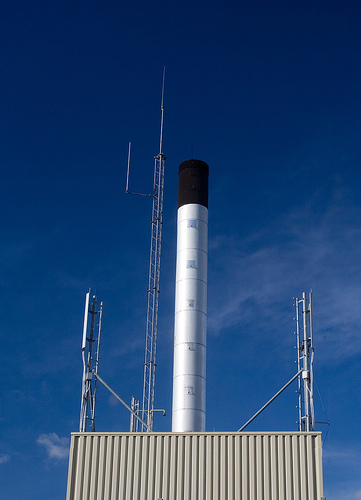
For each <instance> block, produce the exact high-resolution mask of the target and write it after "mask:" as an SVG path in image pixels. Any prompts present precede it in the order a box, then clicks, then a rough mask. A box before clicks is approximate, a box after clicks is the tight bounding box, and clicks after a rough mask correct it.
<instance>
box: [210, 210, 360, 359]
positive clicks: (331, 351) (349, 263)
mask: <svg viewBox="0 0 361 500" xmlns="http://www.w3.org/2000/svg"><path fill="white" fill-rule="evenodd" d="M314 203H315V202H314V201H313V202H310V203H309V204H308V205H307V206H303V207H302V208H301V209H298V210H294V211H292V212H290V213H288V214H286V215H283V216H282V217H281V218H279V219H277V220H275V221H274V223H273V224H272V225H271V226H268V227H265V228H262V229H261V230H259V231H258V232H257V233H253V234H251V235H248V236H247V237H244V238H243V239H242V238H240V239H239V240H238V241H237V240H235V239H231V240H229V239H228V240H227V239H226V238H222V237H217V240H215V241H211V242H210V256H211V259H212V262H210V276H209V279H210V287H209V293H210V297H209V306H210V307H209V323H208V324H209V331H210V333H211V334H213V335H218V334H219V333H220V332H221V331H222V330H223V331H224V330H226V329H227V328H229V327H234V326H235V325H240V326H243V327H244V326H245V325H247V326H248V325H249V324H251V323H252V325H255V324H257V325H258V327H259V328H260V329H263V330H264V331H265V333H267V335H269V333H270V332H271V331H272V329H273V330H274V329H275V328H276V327H275V325H277V329H278V330H279V329H280V328H282V325H285V324H286V325H287V324H289V321H288V318H290V317H291V318H292V314H293V310H292V298H293V297H294V296H295V295H296V296H298V297H299V296H300V294H301V293H302V292H303V291H306V292H307V291H308V290H309V289H311V288H312V289H313V290H314V304H315V307H314V316H315V328H316V334H317V342H318V345H319V346H320V345H321V344H323V345H322V347H323V352H324V355H325V356H327V358H328V359H330V356H331V357H332V358H333V359H336V358H337V359H345V358H347V357H349V356H351V355H354V354H355V353H357V352H361V342H360V339H361V335H360V333H359V325H360V323H361V310H360V307H359V304H360V302H361V282H360V276H361V262H360V259H359V255H360V253H361V229H360V223H361V220H360V216H359V215H358V211H356V210H355V209H354V208H353V207H352V206H342V204H341V206H340V205H339V204H338V203H330V204H329V205H328V206H327V207H325V209H324V210H322V213H321V215H318V216H317V218H315V216H314V215H313V213H314V210H313V204H314ZM318 213H319V214H320V211H318ZM212 290H213V291H212ZM287 315H288V317H287ZM265 329H266V330H265ZM336 333H337V335H336ZM340 335H341V336H342V338H343V342H342V345H340V344H339V343H338V340H337V339H339V338H340ZM336 342H337V345H338V347H337V349H336V348H335V347H336Z"/></svg>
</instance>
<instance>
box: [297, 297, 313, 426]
mask: <svg viewBox="0 0 361 500" xmlns="http://www.w3.org/2000/svg"><path fill="white" fill-rule="evenodd" d="M295 307H296V338H297V366H298V370H299V371H300V372H301V374H300V376H299V377H298V423H299V430H300V431H307V432H309V431H313V430H315V412H314V406H313V358H314V352H315V349H314V342H313V306H312V292H310V293H309V299H308V303H307V295H306V293H305V292H303V294H302V299H297V298H296V299H295Z"/></svg>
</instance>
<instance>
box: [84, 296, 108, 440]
mask: <svg viewBox="0 0 361 500" xmlns="http://www.w3.org/2000/svg"><path fill="white" fill-rule="evenodd" d="M89 296H90V290H89V292H88V293H87V294H86V296H85V311H84V326H83V342H82V358H83V380H82V396H81V407H80V425H79V431H80V432H86V431H87V425H88V422H89V424H90V427H91V431H92V432H95V403H96V392H97V380H98V379H97V377H96V375H97V373H98V366H99V351H100V338H101V331H102V316H103V302H101V303H100V304H98V303H97V298H96V296H95V295H93V301H92V305H91V307H89ZM97 314H99V321H98V325H97V327H98V328H97V331H98V338H95V326H96V325H95V317H96V315H97ZM89 316H90V328H89V334H88V318H89ZM94 344H95V345H96V350H94V349H93V347H94ZM93 375H95V376H94V377H93Z"/></svg>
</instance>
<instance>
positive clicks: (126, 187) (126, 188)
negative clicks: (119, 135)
mask: <svg viewBox="0 0 361 500" xmlns="http://www.w3.org/2000/svg"><path fill="white" fill-rule="evenodd" d="M131 146H132V143H131V142H129V146H128V166H127V183H126V185H125V192H126V193H129V168H130V148H131Z"/></svg>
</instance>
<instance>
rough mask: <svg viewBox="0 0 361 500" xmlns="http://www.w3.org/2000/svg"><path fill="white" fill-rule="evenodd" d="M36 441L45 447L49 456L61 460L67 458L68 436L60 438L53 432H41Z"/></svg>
mask: <svg viewBox="0 0 361 500" xmlns="http://www.w3.org/2000/svg"><path fill="white" fill-rule="evenodd" d="M36 442H37V443H38V444H40V445H41V446H44V447H45V449H46V452H47V454H48V457H49V458H52V459H55V460H63V459H66V458H68V455H69V439H68V438H66V437H63V438H60V437H59V436H58V435H57V434H56V433H55V432H50V433H49V434H41V435H40V436H39V438H38V439H37V440H36Z"/></svg>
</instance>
